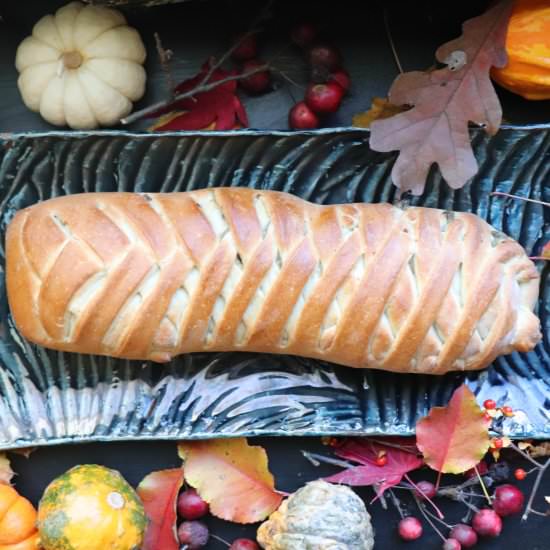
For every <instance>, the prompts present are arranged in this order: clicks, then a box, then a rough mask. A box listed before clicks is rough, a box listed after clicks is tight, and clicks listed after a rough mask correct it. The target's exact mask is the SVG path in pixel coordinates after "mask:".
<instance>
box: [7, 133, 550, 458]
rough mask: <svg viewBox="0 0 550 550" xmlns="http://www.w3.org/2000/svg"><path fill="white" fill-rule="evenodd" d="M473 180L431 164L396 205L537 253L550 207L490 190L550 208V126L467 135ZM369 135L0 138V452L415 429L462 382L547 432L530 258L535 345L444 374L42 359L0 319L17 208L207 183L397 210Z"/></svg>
mask: <svg viewBox="0 0 550 550" xmlns="http://www.w3.org/2000/svg"><path fill="white" fill-rule="evenodd" d="M472 136H473V145H474V149H475V154H476V158H477V159H478V161H479V163H480V171H479V173H478V174H477V176H476V177H475V178H474V179H473V180H472V181H471V182H470V183H469V184H468V185H467V186H465V187H464V188H463V189H460V190H457V191H452V190H451V189H449V188H448V187H447V186H446V184H445V183H444V182H443V181H442V180H441V178H440V176H439V174H438V172H437V171H436V170H433V171H432V172H431V174H430V176H429V180H428V185H427V189H426V193H425V194H424V195H423V196H422V197H413V198H409V199H406V200H405V202H406V203H408V204H411V205H422V206H430V207H437V208H443V209H448V210H455V211H467V212H474V213H476V214H478V215H479V216H481V217H482V218H484V219H486V220H487V221H488V222H489V223H491V224H492V225H494V226H495V227H496V228H497V229H499V230H502V231H504V232H505V233H507V234H508V235H510V236H511V237H513V238H515V239H517V240H519V242H520V243H521V244H522V245H523V246H524V247H525V248H526V250H527V252H528V253H529V254H532V255H536V254H538V253H539V252H540V249H541V248H542V245H543V243H545V242H547V241H548V240H550V223H549V222H550V210H549V209H545V208H544V207H543V206H541V205H540V204H536V203H530V202H523V201H514V200H510V199H503V198H502V197H497V196H493V195H491V192H493V191H501V192H506V193H513V194H516V195H521V196H523V197H526V198H532V199H538V200H543V201H547V202H548V201H550V127H549V126H548V125H539V126H529V127H504V128H502V129H501V131H500V132H499V133H498V134H497V135H496V136H494V137H492V138H489V137H488V136H487V135H486V134H485V133H484V132H483V131H481V130H472ZM368 138H369V133H368V131H366V130H359V129H352V128H344V129H340V130H334V129H329V130H324V131H316V132H313V133H308V132H302V133H293V132H273V131H271V132H260V131H239V132H237V133H236V132H227V133H209V132H203V133H200V132H198V133H192V134H185V133H174V134H162V135H155V134H141V133H135V134H131V133H121V132H97V133H59V132H58V133H56V132H48V133H46V134H17V135H15V134H14V135H9V134H3V135H0V242H1V243H2V249H1V250H0V252H1V262H2V271H1V273H0V334H1V338H0V448H17V447H28V446H39V445H50V444H56V443H63V442H77V441H82V442H85V441H104V440H149V439H183V438H211V437H230V436H252V435H346V434H348V435H349V434H356V435H372V434H384V435H390V434H391V435H409V434H412V433H414V426H415V422H416V420H417V419H418V418H419V417H420V416H422V415H424V414H425V413H426V412H427V410H428V409H429V408H430V407H431V406H433V405H440V404H444V403H446V402H447V401H448V399H449V396H450V394H451V393H452V391H453V390H454V388H456V387H457V386H458V385H459V384H461V383H462V382H466V383H467V384H468V385H469V387H470V388H471V389H472V390H473V391H474V392H475V394H476V395H477V397H478V399H479V400H480V401H483V400H484V399H485V398H487V397H488V396H490V397H492V398H493V399H496V400H497V401H499V402H506V403H507V404H509V405H511V406H512V407H513V408H514V409H515V410H517V411H518V413H517V414H516V416H515V417H514V418H513V419H510V420H509V421H507V424H506V429H507V431H508V432H509V433H510V434H511V435H513V436H518V437H519V436H521V437H536V438H544V437H546V438H548V436H549V434H550V355H549V336H550V316H549V308H550V300H549V298H550V285H548V273H549V268H548V267H547V266H546V265H545V264H544V262H539V267H540V271H541V293H540V301H539V304H538V314H539V315H540V317H541V322H542V331H543V340H542V342H541V343H540V344H539V345H538V346H537V348H536V349H535V350H534V351H533V352H531V353H527V354H518V353H514V354H512V355H510V356H506V357H501V358H499V359H498V360H497V361H495V363H494V364H493V365H492V366H491V367H490V368H488V369H486V370H483V371H480V372H476V373H469V374H467V375H465V374H464V373H452V374H449V375H447V376H443V377H435V376H423V375H398V374H391V373H384V372H379V371H373V370H356V369H350V368H345V367H339V366H336V365H331V364H327V363H322V362H318V361H313V360H307V359H299V358H295V357H287V356H271V355H260V354H239V353H232V354H228V353H222V354H193V355H186V356H181V357H179V358H177V359H175V360H174V361H172V362H171V363H169V364H167V365H158V364H150V363H143V362H130V361H124V360H114V359H109V358H104V357H92V356H83V355H77V354H67V353H60V352H55V351H51V350H45V349H42V348H40V347H37V346H34V345H31V344H29V343H28V342H26V341H25V340H24V339H22V338H21V336H20V335H19V334H18V332H17V330H16V328H15V327H14V324H13V322H12V320H11V317H10V314H9V307H8V303H7V298H6V292H5V281H4V269H3V267H4V266H3V262H4V253H3V242H4V234H5V230H6V226H7V224H8V223H9V221H10V219H11V218H12V217H13V215H14V213H15V212H16V211H17V210H18V209H20V208H23V207H26V206H29V205H31V204H33V203H36V202H38V201H42V200H46V199H48V198H50V197H55V196H59V195H65V194H72V193H81V192H94V191H136V192H172V191H185V190H190V189H197V188H201V187H209V186H246V187H252V188H256V189H273V190H278V191H286V192H289V193H293V194H295V195H298V196H300V197H302V198H304V199H307V200H310V201H313V202H317V203H323V204H330V203H344V202H392V203H395V202H396V201H397V199H396V193H395V189H394V187H393V186H392V184H391V178H390V172H391V167H392V164H393V162H394V160H395V155H394V154H380V153H376V152H373V151H372V150H370V148H369V146H368Z"/></svg>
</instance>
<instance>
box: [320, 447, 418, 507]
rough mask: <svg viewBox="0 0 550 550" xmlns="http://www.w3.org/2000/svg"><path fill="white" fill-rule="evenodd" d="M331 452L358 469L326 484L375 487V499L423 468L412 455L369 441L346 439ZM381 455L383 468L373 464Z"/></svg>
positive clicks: (348, 471) (335, 476) (331, 479)
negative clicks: (384, 457) (383, 457)
mask: <svg viewBox="0 0 550 550" xmlns="http://www.w3.org/2000/svg"><path fill="white" fill-rule="evenodd" d="M334 452H335V454H336V455H337V456H339V457H340V458H345V459H346V460H351V461H353V462H357V463H359V464H360V466H354V467H352V468H348V469H347V470H344V471H342V472H339V473H337V474H334V475H332V476H330V477H327V478H325V481H329V482H331V483H344V484H346V485H354V486H363V485H377V489H376V494H377V495H378V496H381V495H382V494H383V493H384V491H385V490H386V489H389V488H390V487H393V486H394V485H397V484H398V483H399V482H400V481H401V480H402V479H403V476H404V475H405V474H407V473H408V472H410V471H412V470H416V469H417V468H420V467H421V466H422V465H423V464H424V462H423V461H422V459H421V458H420V457H419V456H418V455H417V454H416V453H414V452H410V451H409V450H403V449H396V448H395V447H388V446H386V445H381V444H379V443H374V442H373V441H370V440H368V439H348V440H346V441H345V442H344V444H343V445H342V446H341V447H338V448H336V449H335V451H334ZM380 454H384V455H385V456H386V459H387V461H386V464H384V466H378V465H377V464H376V459H377V458H378V457H379V456H380Z"/></svg>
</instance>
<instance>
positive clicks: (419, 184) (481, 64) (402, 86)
mask: <svg viewBox="0 0 550 550" xmlns="http://www.w3.org/2000/svg"><path fill="white" fill-rule="evenodd" d="M510 11H511V2H510V1H509V0H504V1H502V2H500V3H498V4H496V5H495V6H494V7H493V8H491V9H490V10H488V11H487V12H485V13H484V14H483V15H480V16H479V17H474V18H473V19H469V20H468V21H466V22H465V23H464V24H463V26H462V30H463V34H462V36H460V37H459V38H457V39H455V40H452V41H451V42H447V43H446V44H444V45H443V46H441V47H440V48H439V49H438V50H437V52H436V57H437V59H438V61H440V62H441V63H446V64H447V67H445V68H442V69H438V70H435V71H431V72H421V71H414V72H410V73H404V74H402V75H400V76H398V77H397V79H396V80H395V81H394V83H393V84H392V86H391V88H390V92H389V100H390V102H391V103H393V104H395V105H411V106H413V108H412V109H410V110H408V111H406V112H404V113H401V114H399V115H396V116H393V117H391V118H388V119H385V120H377V121H375V122H373V123H372V124H371V137H370V146H371V148H372V149H374V150H375V151H382V152H388V151H394V150H399V156H398V157H397V160H396V162H395V164H394V166H393V169H392V179H393V183H394V184H395V185H396V186H397V187H398V188H399V189H400V190H401V192H404V191H412V193H413V194H415V195H421V194H422V192H423V191H424V186H425V182H426V178H427V176H428V172H429V170H430V168H431V166H432V164H434V163H437V164H438V165H439V168H440V170H441V173H442V175H443V178H444V179H445V180H446V181H447V183H448V184H449V185H450V186H451V187H452V188H453V189H458V188H459V187H462V186H463V185H465V184H466V182H467V181H468V180H469V179H470V178H471V177H472V176H473V175H474V174H476V172H477V170H478V165H477V162H476V159H475V157H474V154H473V151H472V147H471V144H470V136H469V133H468V122H469V121H471V122H474V123H476V124H481V125H484V126H485V129H486V131H487V133H489V134H491V135H493V134H495V133H496V132H497V131H498V128H499V127H500V124H501V121H502V108H501V106H500V102H499V100H498V97H497V95H496V93H495V90H494V88H493V85H492V83H491V80H490V78H489V70H490V69H491V67H503V66H504V65H505V64H506V60H507V57H506V51H505V48H504V45H505V38H506V28H507V22H508V18H509V17H510Z"/></svg>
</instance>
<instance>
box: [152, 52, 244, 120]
mask: <svg viewBox="0 0 550 550" xmlns="http://www.w3.org/2000/svg"><path fill="white" fill-rule="evenodd" d="M211 63H212V61H207V62H206V63H205V64H204V65H203V66H202V68H201V71H200V72H199V74H197V75H196V76H194V77H193V78H190V79H188V80H185V81H184V82H182V83H181V84H179V85H178V86H177V87H176V89H175V93H176V94H182V93H185V92H189V91H191V90H193V88H196V87H197V86H198V85H199V84H201V83H202V81H203V79H204V77H205V76H206V74H207V73H208V71H209V70H210V67H211ZM233 74H235V73H233V72H229V71H225V70H223V69H216V70H215V71H214V72H213V73H212V76H211V77H210V78H209V79H208V81H207V82H205V84H210V83H213V82H218V81H220V80H223V79H224V78H227V77H228V76H232V75H233ZM161 115H163V116H162V117H161V118H160V119H159V121H158V122H157V123H156V124H155V125H154V126H153V128H152V129H154V130H155V131H162V130H164V131H167V130H204V129H211V130H232V129H234V128H235V127H243V126H245V127H246V126H248V117H247V115H246V111H245V108H244V106H243V104H242V103H241V100H240V99H239V97H238V96H237V81H236V80H230V81H229V82H224V83H223V84H220V85H219V86H216V87H215V88H214V89H212V90H208V91H206V92H200V93H197V94H196V95H194V96H193V97H187V98H185V99H181V100H178V101H174V102H173V103H171V104H170V105H168V106H167V107H165V108H163V109H161V110H159V111H156V112H155V113H153V114H152V115H151V117H159V116H161Z"/></svg>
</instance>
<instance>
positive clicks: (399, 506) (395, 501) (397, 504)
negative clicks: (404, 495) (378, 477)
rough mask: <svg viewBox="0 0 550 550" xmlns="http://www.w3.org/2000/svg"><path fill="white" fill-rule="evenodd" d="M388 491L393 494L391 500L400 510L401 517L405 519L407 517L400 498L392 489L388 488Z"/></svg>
mask: <svg viewBox="0 0 550 550" xmlns="http://www.w3.org/2000/svg"><path fill="white" fill-rule="evenodd" d="M388 492H389V493H390V495H391V501H392V503H393V505H394V506H395V507H396V508H397V511H398V512H399V515H400V516H401V519H403V518H404V517H405V514H404V513H403V509H402V508H401V502H400V500H399V499H398V498H397V495H396V494H395V493H394V492H393V491H392V490H391V489H388Z"/></svg>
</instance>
